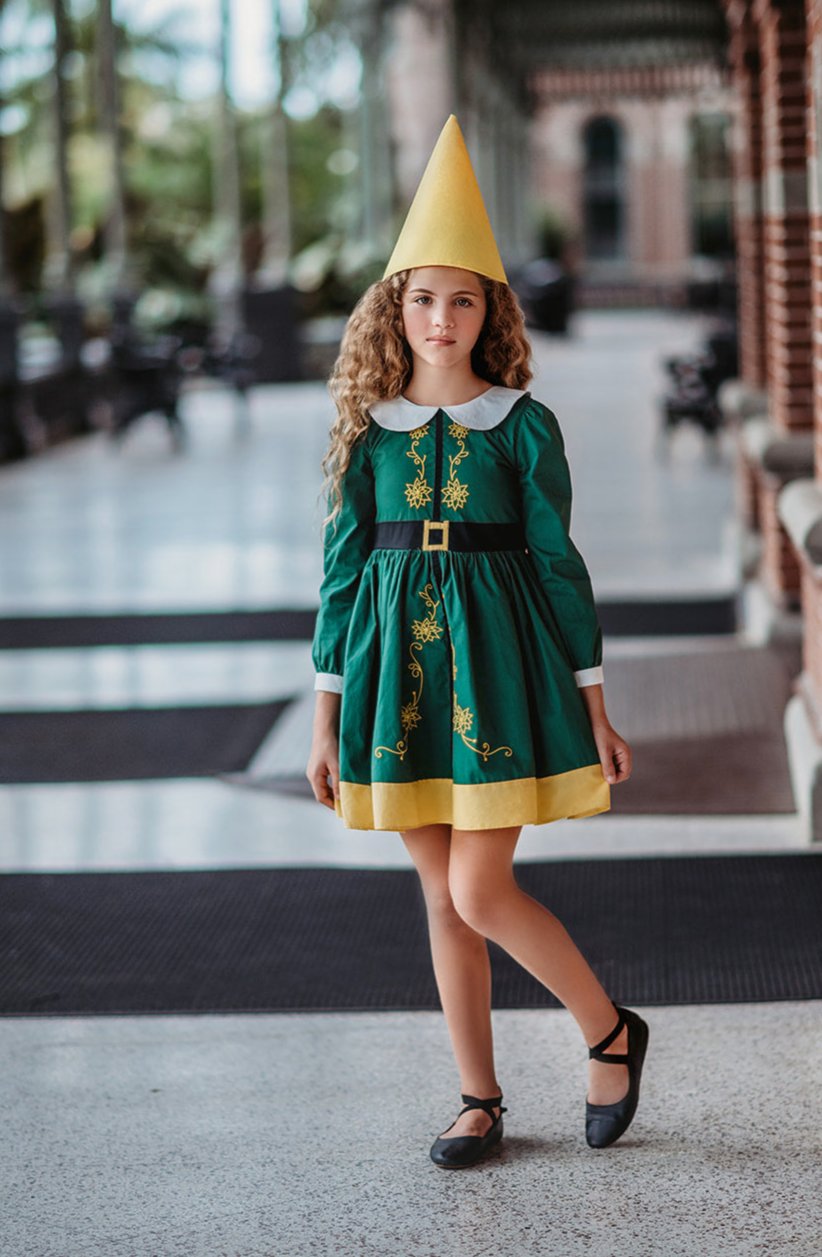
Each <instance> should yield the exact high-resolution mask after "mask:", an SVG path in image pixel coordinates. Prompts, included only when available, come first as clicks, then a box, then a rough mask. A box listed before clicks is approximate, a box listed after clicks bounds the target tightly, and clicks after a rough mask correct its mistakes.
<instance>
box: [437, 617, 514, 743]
mask: <svg viewBox="0 0 822 1257" xmlns="http://www.w3.org/2000/svg"><path fill="white" fill-rule="evenodd" d="M451 668H452V673H451V676H452V680H453V681H454V682H456V679H457V664H456V660H455V658H454V643H453V642H452V643H451ZM453 723H454V733H458V734H459V735H460V737H461V738H462V740H463V742H464V743H465V745H466V746H467V747H468V749H469V751H476V753H477V755H480V756H482V759H483V760H484V761H485V762H486V763H487V762H488V757H489V756H490V755H496V753H497V751H505V758H506V759H510V758H511V756H512V755H513V754H514V752H513V750H512V748H511V747H510V746H495V747H494V749H493V751H492V750H491V743H490V742H483V743H482V746H481V747H479V746H475V745H474V743H475V742H476V741H477V737H478V735H477V734H475V735H474V737H472V738H470V737H468V730H469V729H470V728H471V726H472V724H473V723H474V713H473V712H472V711H471V708H470V707H460V705H459V703H458V702H457V688H456V685H454V722H453Z"/></svg>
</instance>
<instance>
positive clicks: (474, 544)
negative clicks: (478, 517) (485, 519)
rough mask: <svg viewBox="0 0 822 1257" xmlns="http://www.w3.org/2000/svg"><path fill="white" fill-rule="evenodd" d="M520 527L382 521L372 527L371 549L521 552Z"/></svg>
mask: <svg viewBox="0 0 822 1257" xmlns="http://www.w3.org/2000/svg"><path fill="white" fill-rule="evenodd" d="M525 548H526V547H525V534H524V532H523V529H522V525H521V524H480V523H477V522H476V521H473V520H463V519H442V520H440V519H383V520H380V521H379V522H378V523H376V524H375V525H374V549H375V550H377V549H388V550H524V549H525Z"/></svg>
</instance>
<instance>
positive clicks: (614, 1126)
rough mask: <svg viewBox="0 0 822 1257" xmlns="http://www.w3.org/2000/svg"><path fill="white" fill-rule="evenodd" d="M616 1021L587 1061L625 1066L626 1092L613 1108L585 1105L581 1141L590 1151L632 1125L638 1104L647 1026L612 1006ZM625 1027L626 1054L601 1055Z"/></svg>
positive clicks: (605, 1145) (618, 1135) (625, 1009)
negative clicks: (626, 1034) (615, 1013)
mask: <svg viewBox="0 0 822 1257" xmlns="http://www.w3.org/2000/svg"><path fill="white" fill-rule="evenodd" d="M614 1008H615V1009H616V1011H617V1013H618V1015H619V1020H618V1022H617V1024H616V1025H615V1026H614V1028H613V1030H612V1031H611V1032H610V1034H607V1035H606V1036H605V1038H604V1039H603V1040H602V1041H601V1042H600V1043H597V1044H595V1045H594V1047H592V1048H589V1049H588V1057H589V1059H591V1058H593V1059H594V1060H597V1061H610V1062H611V1064H613V1065H627V1066H628V1078H629V1081H628V1091H627V1093H626V1094H625V1095H624V1096H623V1097H622V1099H621V1100H616V1101H615V1102H614V1103H613V1104H590V1103H589V1102H588V1101H587V1100H586V1101H585V1138H586V1140H587V1141H588V1145H589V1147H591V1148H607V1147H608V1145H609V1144H612V1143H614V1142H615V1140H617V1139H619V1137H620V1135H622V1134H624V1133H625V1131H626V1130H627V1129H628V1127H629V1126H630V1124H631V1122H632V1121H633V1117H634V1114H635V1113H636V1106H637V1102H638V1100H639V1080H640V1077H641V1075H642V1065H643V1062H644V1060H645V1051H646V1049H647V1047H648V1024H647V1022H645V1021H643V1019H642V1018H641V1017H640V1016H639V1014H638V1013H635V1012H633V1011H632V1010H631V1009H630V1008H622V1007H620V1005H619V1004H614ZM626 1024H627V1026H628V1051H627V1052H611V1053H610V1054H608V1053H606V1052H605V1048H607V1047H608V1046H609V1044H611V1043H613V1041H614V1039H615V1038H616V1037H617V1035H618V1034H619V1032H620V1030H621V1029H622V1027H623V1026H624V1025H626Z"/></svg>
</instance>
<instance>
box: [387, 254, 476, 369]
mask: <svg viewBox="0 0 822 1257" xmlns="http://www.w3.org/2000/svg"><path fill="white" fill-rule="evenodd" d="M485 310H486V300H485V293H484V291H483V288H482V285H481V284H480V281H479V279H478V278H477V276H476V275H475V274H474V272H473V271H466V270H463V269H462V267H459V266H418V267H415V268H414V270H412V271H411V274H410V275H409V277H408V282H407V283H406V285H405V290H404V292H403V295H402V320H403V328H404V331H405V338H406V340H407V341H408V343H409V345H410V346H411V350H412V352H413V354H414V357H415V359H416V358H421V359H422V360H423V361H424V362H427V363H430V365H431V366H435V367H453V366H456V365H457V364H458V363H460V362H462V361H463V360H464V359H465V358H469V357H470V354H471V350H472V349H473V348H474V345H475V344H476V342H477V339H478V337H479V334H480V332H481V330H482V324H483V321H484V319H485Z"/></svg>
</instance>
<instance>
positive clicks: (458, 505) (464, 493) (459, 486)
mask: <svg viewBox="0 0 822 1257" xmlns="http://www.w3.org/2000/svg"><path fill="white" fill-rule="evenodd" d="M442 500H443V502H444V503H445V505H446V506H447V507H449V508H450V510H452V511H459V510H462V508H463V507H464V506H465V503H466V502H467V501H468V485H467V484H463V483H462V481H461V480H457V478H456V476H455V477H454V478H453V479H452V480H449V481H448V484H447V485H446V486H445V488H444V489H443V491H442Z"/></svg>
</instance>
